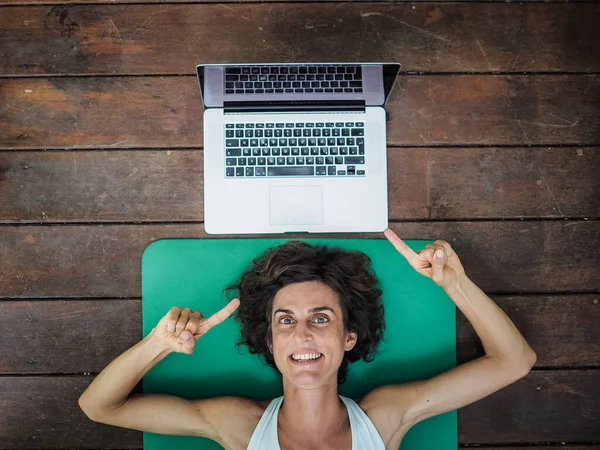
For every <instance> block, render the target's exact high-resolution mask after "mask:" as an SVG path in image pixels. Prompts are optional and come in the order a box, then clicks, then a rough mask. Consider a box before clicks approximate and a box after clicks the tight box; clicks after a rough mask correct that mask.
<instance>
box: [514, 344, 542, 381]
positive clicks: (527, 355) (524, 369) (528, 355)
mask: <svg viewBox="0 0 600 450" xmlns="http://www.w3.org/2000/svg"><path fill="white" fill-rule="evenodd" d="M536 362H537V354H536V353H535V351H534V350H533V349H532V348H531V347H529V346H527V348H526V349H525V351H524V352H523V355H522V356H521V358H520V359H519V361H517V362H516V363H515V366H514V367H513V372H514V374H515V376H516V378H517V380H519V379H521V378H523V377H525V376H527V374H529V372H531V369H532V368H533V366H535V363H536Z"/></svg>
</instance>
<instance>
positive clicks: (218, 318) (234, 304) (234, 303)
mask: <svg viewBox="0 0 600 450" xmlns="http://www.w3.org/2000/svg"><path fill="white" fill-rule="evenodd" d="M238 306H240V300H239V299H237V298H235V299H233V300H231V301H230V302H229V303H228V304H227V306H225V308H223V309H222V310H220V311H218V312H216V313H214V314H213V315H212V316H210V317H209V318H208V319H206V321H205V322H204V327H203V328H204V329H205V330H204V332H205V333H206V332H207V331H208V330H210V329H211V328H212V327H214V326H215V325H218V324H220V323H221V322H223V321H224V320H225V319H227V318H228V317H229V316H230V315H231V314H232V313H233V312H234V311H235V310H236V309H237V308H238Z"/></svg>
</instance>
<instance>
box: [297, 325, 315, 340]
mask: <svg viewBox="0 0 600 450" xmlns="http://www.w3.org/2000/svg"><path fill="white" fill-rule="evenodd" d="M294 338H295V339H296V340H297V341H300V342H306V341H310V340H311V339H312V332H311V330H310V328H309V326H308V325H306V324H304V323H302V322H299V323H298V324H297V325H296V327H295V328H294Z"/></svg>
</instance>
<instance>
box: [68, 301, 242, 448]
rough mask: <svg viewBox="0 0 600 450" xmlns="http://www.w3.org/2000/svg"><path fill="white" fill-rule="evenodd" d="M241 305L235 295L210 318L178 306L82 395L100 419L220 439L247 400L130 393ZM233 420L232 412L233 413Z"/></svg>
mask: <svg viewBox="0 0 600 450" xmlns="http://www.w3.org/2000/svg"><path fill="white" fill-rule="evenodd" d="M237 306H238V303H237V300H233V301H232V302H231V303H230V304H229V305H227V306H226V307H225V308H224V309H223V310H221V311H219V312H218V313H216V314H215V315H213V316H211V317H210V318H208V319H205V318H203V317H202V315H201V314H200V313H199V312H198V311H196V312H194V313H192V312H191V310H189V308H186V309H181V308H173V309H171V311H169V313H168V314H167V315H166V316H165V317H164V318H163V319H161V321H160V322H159V323H158V325H157V326H156V328H154V329H153V330H152V332H150V333H149V334H148V336H147V337H146V338H144V339H143V340H142V341H140V342H139V343H137V344H136V345H134V346H133V347H132V348H130V349H129V350H127V351H126V352H124V353H123V354H122V355H120V356H119V357H118V358H117V359H115V360H114V361H112V362H111V363H110V364H109V365H108V366H107V367H106V368H105V369H104V370H103V371H102V372H101V373H100V374H99V375H98V376H97V377H96V379H95V380H94V381H93V382H92V383H91V384H90V386H89V387H88V388H87V389H86V390H85V392H84V393H83V394H82V395H81V397H80V398H79V405H80V407H81V409H82V410H83V411H84V412H85V413H86V415H87V416H88V417H89V418H90V419H91V420H94V421H96V422H102V423H106V424H109V425H115V426H119V427H124V428H130V429H134V430H141V431H149V432H153V433H161V434H172V435H195V436H205V437H208V438H211V439H213V440H217V441H221V439H220V436H219V433H218V429H219V428H220V426H219V424H220V423H221V420H222V419H223V420H224V419H227V417H228V415H229V414H230V413H231V411H232V408H234V409H235V408H236V407H237V406H239V404H240V403H241V402H243V399H238V398H234V397H222V398H217V399H207V400H185V399H183V398H179V397H175V396H171V395H165V394H131V391H132V390H133V388H134V387H135V386H136V384H137V383H138V382H139V381H140V380H141V379H142V377H143V376H144V375H145V374H146V373H148V371H149V370H150V369H151V368H152V367H154V366H155V365H156V364H157V363H158V362H159V361H161V360H162V359H163V358H165V357H166V356H167V355H168V354H170V353H171V352H174V351H175V352H182V353H188V354H190V353H192V352H193V351H194V349H195V345H196V341H197V340H198V339H199V338H200V336H202V335H203V334H204V333H206V332H207V331H208V330H209V329H210V328H211V327H212V326H214V325H216V324H218V323H221V322H222V321H223V320H225V319H226V318H227V317H228V316H229V315H230V314H231V313H232V312H233V311H234V310H235V309H236V308H237ZM229 419H231V417H229Z"/></svg>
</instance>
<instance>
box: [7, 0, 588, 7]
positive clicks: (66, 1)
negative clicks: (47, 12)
mask: <svg viewBox="0 0 600 450" xmlns="http://www.w3.org/2000/svg"><path fill="white" fill-rule="evenodd" d="M293 1H295V0H263V1H262V2H261V3H272V4H277V3H288V2H293ZM446 1H447V0H415V1H414V3H416V4H419V3H434V4H435V3H439V4H441V5H443V4H444V3H445V2H446ZM459 1H460V2H465V3H471V2H473V3H474V2H476V1H478V0H459ZM484 1H486V2H489V3H495V2H498V0H484ZM535 1H536V0H523V3H525V4H527V3H529V2H535ZM547 1H548V2H550V3H564V2H565V0H547ZM579 1H581V2H588V1H589V2H592V1H594V0H579ZM136 2H137V0H97V1H96V3H97V4H104V3H110V4H111V5H118V4H129V3H136ZM194 2H195V0H170V2H169V3H180V4H185V3H194ZM252 2H253V0H227V1H220V0H206V2H204V3H218V4H225V5H228V6H229V7H231V8H233V6H235V5H237V4H239V3H242V4H243V3H252ZM338 2H339V3H344V4H349V5H351V4H352V3H354V2H356V3H359V2H362V0H328V3H338ZM396 2H397V3H399V4H402V0H391V1H390V0H373V1H372V2H370V3H396ZM81 3H86V0H73V1H71V0H52V1H49V2H44V4H45V5H59V6H70V5H73V4H75V5H76V4H81ZM147 3H161V0H148V2H147ZM39 4H40V1H39V0H0V6H20V5H39Z"/></svg>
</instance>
